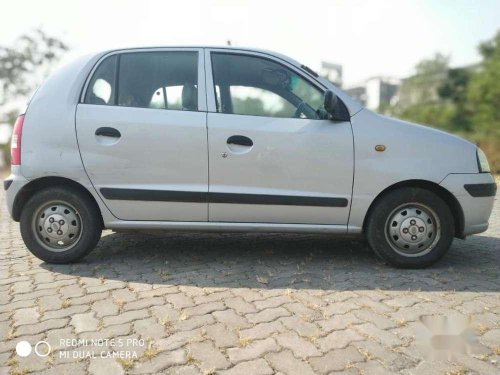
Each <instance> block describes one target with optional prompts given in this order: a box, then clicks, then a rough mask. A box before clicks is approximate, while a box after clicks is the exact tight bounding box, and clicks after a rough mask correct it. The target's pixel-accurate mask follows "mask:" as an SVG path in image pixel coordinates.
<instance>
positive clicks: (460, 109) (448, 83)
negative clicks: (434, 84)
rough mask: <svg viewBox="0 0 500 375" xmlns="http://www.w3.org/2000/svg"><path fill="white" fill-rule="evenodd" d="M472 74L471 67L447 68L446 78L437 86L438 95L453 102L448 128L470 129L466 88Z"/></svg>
mask: <svg viewBox="0 0 500 375" xmlns="http://www.w3.org/2000/svg"><path fill="white" fill-rule="evenodd" d="M472 74H473V69H471V68H467V67H466V68H454V69H449V70H448V74H447V77H446V80H445V81H444V82H443V84H442V85H441V86H440V87H439V88H438V94H439V97H440V98H442V99H443V100H444V101H449V102H451V103H452V104H453V115H452V116H451V118H450V121H451V123H450V124H449V128H450V129H454V130H457V131H470V130H471V122H470V116H471V114H470V110H469V107H468V105H467V90H468V87H469V82H470V78H471V76H472Z"/></svg>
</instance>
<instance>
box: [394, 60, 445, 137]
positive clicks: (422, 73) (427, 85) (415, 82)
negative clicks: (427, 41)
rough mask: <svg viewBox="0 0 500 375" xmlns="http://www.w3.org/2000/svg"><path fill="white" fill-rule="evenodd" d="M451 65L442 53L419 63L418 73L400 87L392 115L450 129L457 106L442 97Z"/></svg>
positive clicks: (417, 66) (416, 70) (416, 71)
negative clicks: (441, 93)
mask: <svg viewBox="0 0 500 375" xmlns="http://www.w3.org/2000/svg"><path fill="white" fill-rule="evenodd" d="M448 63H449V57H447V56H445V55H442V54H439V53H438V54H436V55H435V56H434V57H433V58H431V59H426V60H422V61H421V62H419V63H418V64H417V65H416V67H415V74H414V75H412V76H411V77H409V78H407V79H405V80H404V81H403V83H402V84H401V87H400V89H399V93H398V100H397V103H396V105H395V106H394V107H393V108H391V109H390V111H389V112H390V113H392V114H394V115H396V116H398V117H401V118H404V119H407V120H410V121H414V122H418V123H422V124H428V125H432V126H436V127H440V128H449V127H450V124H451V123H452V121H451V119H452V118H453V116H454V106H453V105H452V104H451V103H448V102H446V101H444V100H443V98H442V97H441V96H440V94H439V91H440V87H442V86H443V85H444V84H445V82H446V81H447V78H448V71H449V68H448Z"/></svg>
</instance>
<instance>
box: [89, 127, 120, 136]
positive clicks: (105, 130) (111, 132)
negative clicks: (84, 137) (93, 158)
mask: <svg viewBox="0 0 500 375" xmlns="http://www.w3.org/2000/svg"><path fill="white" fill-rule="evenodd" d="M95 135H102V136H103V137H111V138H120V137H121V136H122V135H121V133H120V132H119V131H118V130H117V129H115V128H109V127H106V126H105V127H102V128H99V129H97V130H96V131H95Z"/></svg>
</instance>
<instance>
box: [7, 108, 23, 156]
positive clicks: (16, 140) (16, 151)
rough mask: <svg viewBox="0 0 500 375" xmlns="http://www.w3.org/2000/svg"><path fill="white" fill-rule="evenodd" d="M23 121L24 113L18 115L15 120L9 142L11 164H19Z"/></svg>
mask: <svg viewBox="0 0 500 375" xmlns="http://www.w3.org/2000/svg"><path fill="white" fill-rule="evenodd" d="M23 123H24V115H20V116H19V117H18V118H17V120H16V124H15V125H14V131H13V132H12V140H11V144H10V164H11V165H19V164H21V136H22V133H23Z"/></svg>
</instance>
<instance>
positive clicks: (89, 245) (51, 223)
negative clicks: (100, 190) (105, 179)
mask: <svg viewBox="0 0 500 375" xmlns="http://www.w3.org/2000/svg"><path fill="white" fill-rule="evenodd" d="M20 224H21V235H22V237H23V240H24V243H25V244H26V246H27V247H28V249H29V250H30V251H31V253H32V254H33V255H35V256H36V257H38V258H40V259H42V260H44V261H45V262H48V263H70V262H74V261H76V260H78V259H80V258H82V257H84V256H85V255H87V254H88V253H89V252H90V251H91V250H92V249H93V248H94V247H95V246H96V245H97V242H98V241H99V238H100V237H101V231H102V220H101V217H100V214H99V211H98V208H97V206H96V204H95V202H94V201H92V199H91V198H90V197H88V196H87V195H86V194H84V193H82V192H81V191H78V190H76V189H68V188H62V187H51V188H47V189H44V190H41V191H39V192H37V193H35V194H34V195H33V196H32V197H31V198H30V199H29V200H28V202H27V203H26V204H25V206H24V207H23V210H22V213H21V220H20Z"/></svg>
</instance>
